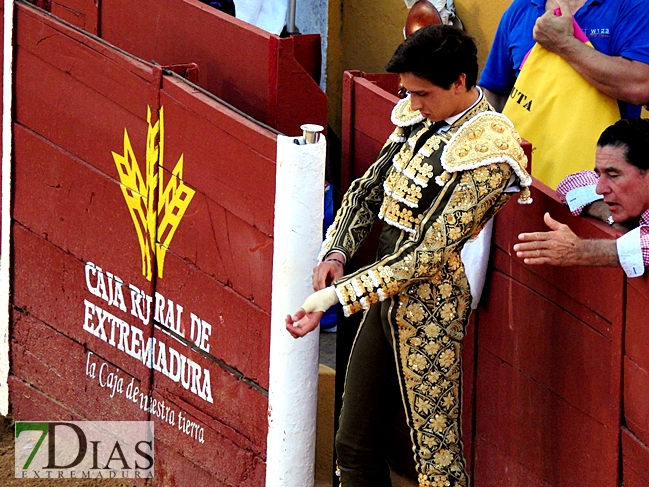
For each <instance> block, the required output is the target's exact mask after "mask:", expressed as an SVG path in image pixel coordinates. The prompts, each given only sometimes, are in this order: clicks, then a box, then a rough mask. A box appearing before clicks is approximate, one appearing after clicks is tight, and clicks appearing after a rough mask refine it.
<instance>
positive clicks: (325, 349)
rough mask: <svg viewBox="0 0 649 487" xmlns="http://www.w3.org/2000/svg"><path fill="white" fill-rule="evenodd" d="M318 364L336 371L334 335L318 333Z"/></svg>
mask: <svg viewBox="0 0 649 487" xmlns="http://www.w3.org/2000/svg"><path fill="white" fill-rule="evenodd" d="M320 363H321V364H324V365H326V366H327V367H331V368H332V369H334V370H336V333H335V332H334V333H329V332H324V331H321V332H320Z"/></svg>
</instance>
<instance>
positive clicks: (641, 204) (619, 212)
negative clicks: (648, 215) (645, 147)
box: [595, 146, 649, 223]
mask: <svg viewBox="0 0 649 487" xmlns="http://www.w3.org/2000/svg"><path fill="white" fill-rule="evenodd" d="M595 172H596V173H597V174H598V176H599V181H598V182H597V189H596V191H597V194H601V195H602V196H604V203H606V204H607V205H608V208H609V210H611V215H613V219H614V220H615V221H616V222H618V223H624V222H626V221H628V220H633V219H637V218H639V217H640V215H642V214H643V213H644V212H645V211H646V210H647V209H648V208H649V172H648V171H641V170H640V169H638V168H637V167H635V166H634V165H633V164H629V163H628V162H626V159H625V158H624V149H623V148H620V147H613V146H606V147H598V148H597V152H596V153H595Z"/></svg>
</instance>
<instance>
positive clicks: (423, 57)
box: [385, 25, 478, 90]
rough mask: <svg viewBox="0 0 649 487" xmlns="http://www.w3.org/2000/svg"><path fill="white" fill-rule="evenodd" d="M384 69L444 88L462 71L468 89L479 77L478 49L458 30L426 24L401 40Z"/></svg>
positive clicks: (448, 86)
mask: <svg viewBox="0 0 649 487" xmlns="http://www.w3.org/2000/svg"><path fill="white" fill-rule="evenodd" d="M385 69H386V71H387V72H388V73H399V74H401V73H412V74H414V75H415V76H418V77H420V78H424V79H426V80H428V81H430V82H431V83H433V84H434V85H437V86H439V87H441V88H444V89H445V90H448V89H449V88H450V87H451V85H452V84H453V82H455V81H456V80H457V79H458V77H459V76H460V74H462V73H464V74H465V75H466V88H467V90H468V89H470V88H473V87H474V86H475V84H476V81H477V78H478V48H477V47H476V45H475V42H474V40H473V38H472V37H471V36H469V35H468V34H466V33H465V32H464V31H462V30H460V29H457V28H455V27H452V26H450V25H429V26H426V27H423V28H421V29H419V30H418V31H416V32H415V33H413V34H412V35H411V36H410V37H408V38H407V39H406V40H405V41H403V42H402V43H401V45H400V46H399V47H398V48H397V50H396V51H395V52H394V54H393V55H392V58H391V59H390V61H389V62H388V64H387V65H386V66H385Z"/></svg>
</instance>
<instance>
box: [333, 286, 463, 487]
mask: <svg viewBox="0 0 649 487" xmlns="http://www.w3.org/2000/svg"><path fill="white" fill-rule="evenodd" d="M423 285H424V286H425V287H426V289H428V288H429V285H427V284H423ZM427 293H428V291H426V293H422V290H421V289H420V286H418V285H415V286H413V288H411V289H410V290H409V292H407V293H404V294H403V295H401V296H395V298H394V299H388V300H386V301H383V302H381V303H379V304H377V305H374V306H372V307H371V308H370V309H369V310H368V311H367V313H366V315H365V316H364V318H363V321H362V323H361V326H360V328H359V331H358V334H357V336H356V339H355V341H354V346H353V348H352V353H351V356H350V359H349V365H348V369H347V376H346V380H345V392H344V396H343V405H342V410H341V415H340V424H339V430H338V433H337V435H336V453H337V455H338V466H339V468H340V472H341V485H342V486H343V487H389V486H390V485H391V482H390V472H389V467H388V463H387V451H388V448H387V445H386V442H387V441H388V438H389V432H390V431H389V430H390V428H391V426H392V424H393V421H394V418H395V416H396V413H397V412H398V411H399V409H400V408H401V407H403V406H404V401H403V399H402V397H405V398H406V400H405V410H406V417H407V421H408V426H409V427H410V428H411V431H412V436H411V437H412V441H413V445H414V449H415V462H416V464H417V471H418V474H419V475H418V477H419V483H420V485H421V486H434V487H466V486H467V485H468V478H467V476H466V472H465V467H464V458H463V455H462V444H461V441H460V418H459V415H460V412H461V397H460V394H461V372H460V371H461V359H460V354H461V344H460V340H459V339H458V338H459V336H458V337H455V338H452V337H451V336H450V335H449V334H447V333H446V332H445V330H444V329H443V328H441V327H439V326H438V325H436V324H435V323H434V322H435V320H430V321H429V320H421V319H418V318H419V316H418V313H417V312H415V311H416V310H417V307H418V306H423V304H422V302H421V301H419V299H414V297H413V296H411V294H414V295H416V296H420V295H422V294H424V295H426V296H427ZM450 300H451V301H452V299H450ZM425 301H428V300H425ZM435 301H437V300H435ZM441 302H442V303H443V302H444V301H441ZM442 306H444V304H442ZM388 314H389V315H390V316H389V318H388ZM408 320H413V321H416V322H417V324H415V325H414V326H413V324H410V323H408ZM431 321H432V322H431ZM390 323H397V324H398V327H397V328H393V325H391V324H390ZM395 343H396V344H398V345H396V350H395ZM397 364H399V365H397ZM397 371H399V372H397ZM400 375H401V376H403V377H400Z"/></svg>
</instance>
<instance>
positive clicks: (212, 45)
mask: <svg viewBox="0 0 649 487" xmlns="http://www.w3.org/2000/svg"><path fill="white" fill-rule="evenodd" d="M51 12H52V14H54V15H57V16H59V17H60V18H62V19H64V20H66V21H67V22H70V23H72V24H73V25H75V26H77V27H79V28H81V29H84V30H86V31H87V32H90V33H91V34H95V35H99V36H100V37H102V38H103V39H105V40H106V41H108V42H109V43H111V44H113V45H115V46H116V47H118V48H120V49H123V50H124V51H126V52H128V53H130V54H133V55H134V56H137V57H139V58H141V59H143V60H146V61H155V62H156V63H158V64H161V65H174V64H187V63H195V64H196V65H197V66H198V80H197V84H198V85H199V86H200V87H202V88H204V89H206V90H207V91H209V92H210V93H213V94H214V95H216V96H218V97H220V98H222V99H223V100H225V101H226V102H227V103H230V104H231V105H233V106H235V107H237V108H238V109H240V110H242V111H243V112H245V113H246V114H248V115H250V116H251V117H253V118H255V119H257V120H259V121H261V122H263V123H265V124H268V125H270V126H271V127H273V128H275V129H277V130H279V131H280V132H282V133H285V134H287V135H299V134H301V130H300V125H301V124H304V123H317V124H320V125H323V126H324V127H326V126H327V98H326V96H325V94H324V93H323V92H322V90H321V89H320V88H319V86H318V83H319V76H320V56H321V55H320V36H318V35H314V34H308V35H300V36H294V37H290V38H279V37H277V36H275V35H272V34H269V33H268V32H266V31H264V30H261V29H259V28H257V27H255V26H253V25H250V24H248V23H246V22H243V21H241V20H238V19H236V18H233V17H231V16H229V15H226V14H223V13H222V12H220V11H218V10H216V9H214V8H212V7H209V6H207V5H205V4H203V3H201V2H199V1H198V0H138V1H137V2H134V1H132V0H110V1H104V2H95V1H94V0H53V1H52V3H51ZM314 79H317V80H318V81H315V80H314Z"/></svg>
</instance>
